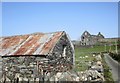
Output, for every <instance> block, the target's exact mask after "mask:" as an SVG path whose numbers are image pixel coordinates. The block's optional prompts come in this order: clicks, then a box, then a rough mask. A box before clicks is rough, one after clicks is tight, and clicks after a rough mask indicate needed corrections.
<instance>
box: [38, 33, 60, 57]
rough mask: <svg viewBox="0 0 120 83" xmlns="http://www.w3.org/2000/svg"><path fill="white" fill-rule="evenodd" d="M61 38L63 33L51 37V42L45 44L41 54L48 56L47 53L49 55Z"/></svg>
mask: <svg viewBox="0 0 120 83" xmlns="http://www.w3.org/2000/svg"><path fill="white" fill-rule="evenodd" d="M60 36H61V32H58V33H55V34H54V35H53V37H51V39H49V41H48V42H46V43H45V45H44V47H43V48H42V51H41V52H40V54H46V53H48V52H49V51H50V50H51V49H52V47H53V46H54V44H55V43H56V41H57V40H58V38H60ZM50 48H51V49H50ZM46 55H47V54H46Z"/></svg>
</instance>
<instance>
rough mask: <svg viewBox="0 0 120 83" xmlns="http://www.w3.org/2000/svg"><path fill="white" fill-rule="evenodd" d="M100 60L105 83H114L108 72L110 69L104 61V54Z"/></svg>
mask: <svg viewBox="0 0 120 83" xmlns="http://www.w3.org/2000/svg"><path fill="white" fill-rule="evenodd" d="M102 62H103V68H104V77H105V83H114V80H113V78H112V73H111V72H110V70H111V69H110V68H109V66H108V65H107V63H106V62H105V60H104V56H102Z"/></svg>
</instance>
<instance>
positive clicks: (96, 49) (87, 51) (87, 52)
mask: <svg viewBox="0 0 120 83" xmlns="http://www.w3.org/2000/svg"><path fill="white" fill-rule="evenodd" d="M105 49H106V51H109V50H110V46H106V47H105V46H93V47H84V48H80V47H77V48H75V63H76V70H77V71H84V70H86V69H87V68H88V61H93V60H94V57H93V54H92V53H100V52H104V51H105ZM111 50H115V47H114V46H111ZM85 56H88V57H87V58H85ZM81 57H82V58H81Z"/></svg>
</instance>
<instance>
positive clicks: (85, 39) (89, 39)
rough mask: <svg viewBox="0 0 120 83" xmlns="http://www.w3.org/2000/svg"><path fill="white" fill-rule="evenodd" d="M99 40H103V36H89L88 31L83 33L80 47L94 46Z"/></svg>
mask: <svg viewBox="0 0 120 83" xmlns="http://www.w3.org/2000/svg"><path fill="white" fill-rule="evenodd" d="M99 39H104V36H103V35H102V34H101V33H100V32H99V33H98V34H97V35H91V34H90V33H89V32H88V31H85V32H84V33H83V34H82V35H81V41H80V44H81V45H84V46H85V45H95V44H96V43H97V42H98V41H99Z"/></svg>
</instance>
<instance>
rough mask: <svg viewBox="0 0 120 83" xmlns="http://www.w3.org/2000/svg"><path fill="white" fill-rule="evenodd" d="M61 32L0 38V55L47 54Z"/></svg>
mask: <svg viewBox="0 0 120 83" xmlns="http://www.w3.org/2000/svg"><path fill="white" fill-rule="evenodd" d="M62 34H63V32H54V33H35V34H29V35H20V36H11V37H3V38H0V46H1V47H2V49H0V55H2V56H8V55H47V54H48V53H49V52H50V50H51V49H52V48H53V47H54V45H55V44H56V43H57V41H58V39H59V38H60V37H61V36H62Z"/></svg>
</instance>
